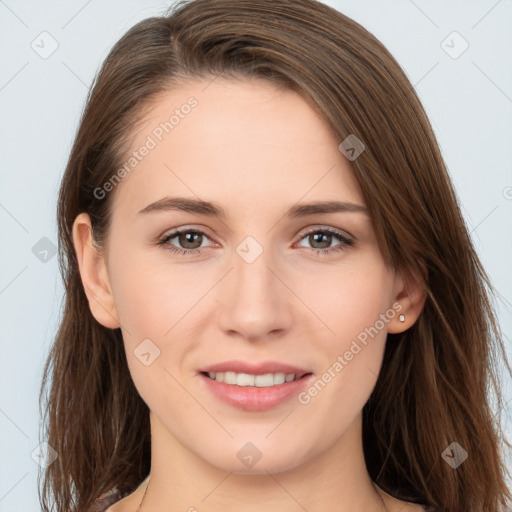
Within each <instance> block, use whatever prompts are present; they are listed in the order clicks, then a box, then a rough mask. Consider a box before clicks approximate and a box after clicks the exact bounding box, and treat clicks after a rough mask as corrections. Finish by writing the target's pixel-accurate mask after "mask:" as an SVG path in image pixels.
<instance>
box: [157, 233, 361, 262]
mask: <svg viewBox="0 0 512 512" xmlns="http://www.w3.org/2000/svg"><path fill="white" fill-rule="evenodd" d="M183 233H194V234H198V235H203V236H205V237H206V238H209V237H208V235H207V234H206V233H205V232H204V231H201V230H200V229H182V230H176V231H173V232H172V233H170V234H168V235H165V236H163V237H162V238H159V239H158V240H157V245H158V246H162V247H163V246H166V247H165V249H166V250H168V251H171V252H173V253H176V254H179V255H181V256H192V254H195V253H198V252H201V249H183V248H180V247H175V246H173V245H170V244H169V240H172V239H173V238H175V237H177V236H179V235H181V234H183ZM313 233H324V234H325V233H328V234H330V235H333V236H334V237H335V238H336V239H338V240H339V241H340V242H341V243H340V244H339V245H335V246H334V247H330V248H328V249H315V248H314V247H305V249H311V250H312V251H315V252H316V253H318V254H319V255H320V254H332V253H335V252H337V251H341V250H344V249H346V247H347V246H348V247H351V246H353V245H354V240H353V239H351V238H348V237H347V236H345V235H344V234H342V233H340V232H339V231H335V230H333V229H330V228H321V229H319V228H314V229H311V230H310V231H308V232H306V233H304V234H303V235H302V236H301V238H300V240H303V239H304V238H306V237H307V236H309V235H311V234H313Z"/></svg>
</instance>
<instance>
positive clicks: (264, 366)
mask: <svg viewBox="0 0 512 512" xmlns="http://www.w3.org/2000/svg"><path fill="white" fill-rule="evenodd" d="M199 371H200V372H202V373H210V372H235V373H248V374H250V375H265V374H267V373H294V374H295V375H297V376H298V377H299V378H300V377H303V376H304V375H306V374H307V373H311V372H308V371H307V370H305V369H304V368H299V367H298V366H293V365H291V364H287V363H280V362H278V361H262V362H261V363H249V362H247V361H240V360H233V361H224V362H222V363H217V364H212V365H210V366H206V367H205V368H202V369H201V370H199Z"/></svg>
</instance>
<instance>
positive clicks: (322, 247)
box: [299, 228, 354, 254]
mask: <svg viewBox="0 0 512 512" xmlns="http://www.w3.org/2000/svg"><path fill="white" fill-rule="evenodd" d="M304 239H306V240H307V242H308V243H309V244H311V245H312V247H309V248H310V249H311V250H313V251H316V252H318V253H319V254H330V253H333V252H336V251H341V250H343V249H346V248H347V247H350V246H352V245H354V239H353V238H350V237H349V236H348V235H346V234H345V233H343V232H341V231H338V230H334V229H332V228H316V229H311V230H309V231H308V232H307V233H305V234H303V235H302V238H301V240H304ZM335 240H338V241H339V242H340V243H339V244H337V245H335V246H332V247H331V244H332V242H333V241H335ZM315 246H316V247H315ZM299 247H304V246H299Z"/></svg>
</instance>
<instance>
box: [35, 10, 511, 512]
mask: <svg viewBox="0 0 512 512" xmlns="http://www.w3.org/2000/svg"><path fill="white" fill-rule="evenodd" d="M58 221H59V229H60V250H61V264H62V269H63V278H64V281H65V285H66V296H65V309H64V313H63V318H62V323H61V325H60V329H59V332H58V334H57V337H56V340H55V344H54V347H53V350H52V352H51V354H50V356H49V360H48V364H47V367H46V371H45V378H44V382H43V386H50V390H49V395H48V399H47V404H46V407H47V408H46V416H47V421H48V430H47V435H48V442H49V444H50V445H51V446H52V447H53V448H54V449H55V450H56V451H57V453H58V455H59V458H58V459H57V460H58V462H57V463H53V464H51V465H50V466H48V468H47V470H46V474H45V475H44V482H43V487H42V494H43V497H42V502H43V506H44V508H45V509H48V508H49V506H50V503H54V504H55V510H58V511H59V512H64V511H77V512H79V511H87V510H88V511H97V510H102V511H103V510H108V512H128V511H135V510H138V511H142V512H151V511H161V510H173V511H174V510H189V511H193V510H198V511H201V510H214V511H217V510H235V509H237V510H238V509H242V510H244V511H252V510H261V509H264V510H279V511H292V510H299V509H303V510H308V512H316V511H326V510H329V511H330V510H337V511H349V510H350V511H353V510H365V511H367V512H370V511H371V512H373V511H389V512H398V511H399V510H400V511H402V512H406V511H411V512H412V511H421V510H424V511H426V510H436V511H450V512H467V511H468V510H471V511H484V510H485V511H489V512H491V511H492V512H495V511H498V510H503V507H504V506H505V505H506V500H507V499H510V492H509V490H508V489H507V487H506V485H505V480H504V476H505V472H506V469H505V467H504V464H503V461H502V460H501V458H500V451H499V449H500V445H499V441H500V435H501V432H500V430H499V426H497V425H496V424H495V423H494V420H493V417H492V411H491V408H490V405H489V402H488V398H489V397H488V396H487V394H486V389H488V385H489V384H490V383H491V382H492V383H493V384H494V390H495V393H496V396H497V397H498V400H500V399H501V397H500V389H499V387H498V385H497V382H496V363H497V360H496V354H495V352H494V350H493V349H494V348H498V349H500V350H501V352H502V355H503V357H504V358H505V353H504V350H503V345H502V342H501V339H500V337H499V330H498V327H497V326H496V322H495V320H494V315H493V311H492V308H491V306H490V303H489V298H488V297H489V289H490V284H489V281H488V278H487V277H486V274H485V272H484V270H483V269H482V267H481V264H480V262H479V260H478V258H477V255H476V254H475V251H474V249H473V247H472V245H471V241H470V238H469V235H468V231H467V229H466V226H465V224H464V221H463V218H462V215H461V212H460V209H459V207H458V204H457V200H456V197H455V194H454V191H453V188H452V185H451V183H450V180H449V177H448V174H447V171H446V167H445V164H444V162H443V159H442V156H441V154H440V151H439V148H438V145H437V143H436V140H435V137H434V134H433V132H432V130H431V127H430V124H429V121H428V119H427V116H426V114H425V112H424V110H423V108H422V106H421V104H420V102H419V100H418V98H417V96H416V94H415V92H414V89H413V87H412V86H411V84H410V83H409V81H408V80H407V78H406V76H405V75H404V73H403V71H402V70H401V68H400V67H399V65H398V64H397V63H396V61H395V60H394V59H393V57H392V56H391V55H390V54H389V52H388V51H387V50H386V49H385V48H384V47H383V46H382V44H381V43H380V42H379V41H377V40H376V39H375V37H373V36H372V35H371V34H370V33H368V32H367V31H366V30H365V29H364V28H363V27H361V26H360V25H358V24H357V23H355V22H354V21H352V20H350V19H349V18H347V17H346V16H344V15H342V14H340V13H338V12H337V11H335V10H333V9H332V8H329V7H327V6H325V5H323V4H321V3H318V2H314V1H312V0H299V1H293V2H290V1H270V0H257V1H249V0H235V1H229V0H213V1H212V0H209V1H206V0H195V1H193V2H186V3H180V4H178V6H176V7H175V8H174V9H173V10H172V12H171V13H170V14H169V15H166V16H163V17H158V18H150V19H148V20H145V21H142V22H141V23H139V24H137V25H136V26H135V27H133V28H132V29H131V30H129V31H128V32H127V34H126V35H125V36H124V37H123V38H122V39H121V40H120V41H119V42H118V43H117V44H116V46H115V47H114V49H113V50H112V52H111V53H110V55H109V56H108V57H107V59H106V61H105V63H104V64H103V67H102V69H101V71H100V73H99V75H98V76H97V78H96V80H95V84H94V86H93V88H92V90H91V94H90V96H89V98H88V101H87V106H86V109H85V111H84V114H83V117H82V120H81V123H80V127H79V130H78V133H77V136H76V140H75V143H74V146H73V149H72V152H71V155H70V159H69V162H68V166H67V169H66V173H65V175H64V178H63V181H62V187H61V191H60V197H59V205H58ZM505 361H506V359H505ZM507 368H509V367H508V365H507ZM509 370H510V368H509ZM498 403H499V404H501V402H500V401H499V402H498ZM500 507H501V508H500Z"/></svg>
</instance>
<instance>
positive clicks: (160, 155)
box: [73, 78, 425, 512]
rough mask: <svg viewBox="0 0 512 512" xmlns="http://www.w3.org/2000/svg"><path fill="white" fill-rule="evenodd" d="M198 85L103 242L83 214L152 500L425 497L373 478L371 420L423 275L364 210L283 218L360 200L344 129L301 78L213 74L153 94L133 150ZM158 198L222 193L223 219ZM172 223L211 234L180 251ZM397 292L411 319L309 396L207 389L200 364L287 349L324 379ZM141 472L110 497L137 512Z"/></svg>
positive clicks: (137, 176) (124, 198) (91, 293)
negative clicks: (366, 451) (300, 208)
mask: <svg viewBox="0 0 512 512" xmlns="http://www.w3.org/2000/svg"><path fill="white" fill-rule="evenodd" d="M190 96H194V97H195V98H196V99H197V101H198V105H197V107H195V109H193V110H192V111H191V113H190V114H189V115H188V116H186V117H184V118H183V119H180V123H179V125H178V126H176V127H175V128H174V129H173V131H172V132H171V133H170V134H168V135H167V136H166V137H164V138H163V140H162V141H161V142H160V143H159V144H158V146H157V147H156V148H154V149H152V150H151V152H150V153H149V154H148V155H147V156H146V157H145V158H144V159H143V160H142V161H141V162H140V163H139V164H138V165H137V167H136V169H135V170H133V171H132V172H131V173H130V174H128V175H127V176H126V177H125V178H123V180H122V182H121V183H120V184H119V185H118V186H117V187H116V189H115V190H114V191H112V192H110V193H111V194H114V195H113V197H112V199H113V215H112V224H111V230H110V233H109V236H108V239H107V241H106V244H105V247H104V250H103V252H101V251H98V250H97V249H96V248H95V247H94V245H93V244H92V243H91V228H90V220H89V218H88V216H87V215H86V214H81V215H79V216H78V217H77V219H76V221H75V223H74V227H73V237H74V243H75V248H76V252H77V257H78V262H79V267H80V273H81V276H82V281H83V284H84V287H85V290H86V293H87V297H88V299H89V305H90V309H91V312H92V314H93V315H94V317H95V318H96V320H97V321H98V322H99V323H101V324H102V325H104V326H106V327H109V328H117V327H121V331H122V335H123V340H124V344H125V349H126V354H127V359H128V365H129V369H130V372H131V375H132V377H133V380H134V383H135V385H136V387H137V389H138V391H139V393H140V395H141V396H142V398H143V399H144V401H145V402H146V403H147V404H148V406H149V408H150V411H151V412H150V421H151V434H152V465H151V473H150V475H151V477H150V485H149V490H148V492H147V495H146V497H145V500H144V505H143V508H142V511H143V512H150V511H157V510H158V511H161V510H166V511H174V510H176V511H178V510H179V511H186V510H190V511H192V510H194V509H193V508H191V507H195V509H196V510H198V511H203V510H209V511H221V510H222V511H225V510H235V509H237V510H238V509H239V508H240V506H242V508H243V510H244V511H245V512H252V511H256V510H258V511H260V510H261V506H262V504H264V507H265V510H280V511H284V512H292V511H298V510H303V509H306V510H307V511H308V512H318V511H325V510H337V511H340V512H348V511H354V510H365V511H381V510H384V507H383V505H382V502H381V500H380V498H379V495H378V493H380V495H381V496H382V498H383V499H384V501H385V504H386V506H387V507H388V509H389V510H390V511H399V510H400V511H402V512H405V511H416V510H421V508H420V507H419V506H415V505H412V504H406V503H405V502H400V501H398V500H396V499H394V498H392V497H391V496H389V495H387V494H386V493H384V492H383V491H381V490H378V491H377V490H376V488H375V487H374V486H373V484H372V482H371V479H370V477H369V475H368V472H367V469H366V466H365V463H364V457H363V447H362V434H361V420H362V408H363V406H364V404H365V403H366V401H367V400H368V398H369V396H370V394H371V392H372V390H373V388H374V386H375V383H376V380H377V375H378V373H379V371H380V368H381V364H382V357H383V353H384V348H385V343H386V334H387V332H401V331H403V330H405V329H408V328H409V327H410V326H411V325H412V324H413V323H414V322H415V321H416V319H417V317H418V316H419V314H420V312H421V309H422V307H423V304H424V299H425V298H424V296H423V294H422V292H421V291H420V287H419V286H417V283H415V282H414V281H412V279H410V278H406V277H404V275H403V274H402V273H399V272H396V271H395V270H394V269H392V268H389V267H388V266H386V264H385V262H384V261H383V259H382V255H381V253H380V251H379V249H378V246H377V240H376V237H375V233H374V231H373V228H372V224H371V221H370V218H369V216H368V215H367V214H366V213H364V212H337V213H328V214H313V215H310V216H308V217H304V218H287V217H286V216H283V215H284V213H285V211H286V210H287V209H288V208H290V207H291V206H293V205H295V204H296V203H301V204H302V203H306V202H312V201H317V200H318V201H320V200H340V201H346V202H350V203H355V204H358V205H361V206H365V203H364V200H363V196H362V193H361V190H360V188H359V185H358V183H357V181H356V179H355V177H354V175H353V172H352V169H351V167H350V162H349V161H348V160H347V159H346V158H345V156H344V155H343V154H342V153H341V152H340V151H339V150H338V145H339V143H340V142H341V141H339V140H337V138H336V137H334V135H333V134H332V133H331V131H330V130H329V128H328V126H327V125H326V123H325V122H324V121H323V120H322V119H321V118H320V117H319V115H318V114H317V113H316V112H315V110H314V109H313V108H312V107H311V106H310V105H309V104H308V103H306V101H305V100H304V99H303V98H302V97H301V96H299V95H298V94H297V93H295V92H293V91H289V90H282V89H279V88H277V87H276V86H274V85H272V84H269V83H267V82H262V81H258V80H254V79H251V80H249V79H246V78H245V79H240V80H225V79H220V78H217V79H216V80H215V81H214V82H209V81H202V82H199V81H197V82H189V83H186V84H183V86H181V87H176V88H173V89H172V90H169V91H167V92H166V93H165V94H163V95H160V96H159V97H158V98H156V99H155V100H154V101H153V102H152V104H151V105H150V107H148V109H147V113H146V115H145V118H144V122H143V123H142V124H140V125H138V127H137V130H136V132H134V133H133V138H132V139H131V143H130V148H131V150H132V151H133V150H134V149H135V148H139V147H140V146H141V145H142V144H144V141H145V140H146V138H147V136H148V134H150V133H151V130H152V129H153V128H154V127H155V126H158V124H159V123H160V122H161V121H163V120H165V119H168V118H169V112H172V111H173V110H174V109H175V108H177V107H179V106H180V105H182V104H184V103H185V102H186V101H187V98H189V97H190ZM164 196H173V197H174V196H182V197H187V198H192V199H194V198H195V199H197V198H200V199H202V200H207V201H212V202H215V203H217V204H219V205H221V206H222V207H223V208H224V209H225V210H226V213H227V216H226V218H225V219H219V218H216V217H209V216H206V215H199V214H196V213H190V212H183V211H177V210H171V211H159V212H152V213H146V214H139V213H138V212H139V211H140V210H142V209H143V208H145V207H146V206H147V205H149V204H150V203H153V202H155V201H157V200H159V199H161V198H163V197H164ZM174 228H189V229H190V230H191V231H194V229H196V230H197V229H201V230H202V231H205V233H206V236H203V237H202V238H200V239H199V241H198V242H197V243H195V244H194V243H192V242H190V241H189V242H188V245H186V244H187V241H186V240H183V238H182V239H181V245H180V239H179V237H175V238H173V239H172V240H171V241H168V242H167V244H168V245H174V246H175V247H178V248H182V249H183V248H187V247H189V248H192V247H195V246H197V245H199V244H201V252H200V253H194V254H192V255H191V256H184V255H180V254H175V253H172V252H171V251H170V250H168V249H167V248H166V247H165V246H159V245H157V244H156V243H155V241H156V240H157V239H158V238H159V237H162V236H163V235H166V234H168V233H171V232H172V231H173V230H174ZM310 228H318V230H319V231H322V228H332V229H334V230H338V231H341V232H342V233H344V234H345V236H350V237H351V239H353V240H354V244H353V245H351V246H350V245H346V244H343V248H342V250H340V251H331V253H329V254H321V253H320V248H321V247H327V248H331V249H332V248H334V247H337V246H339V244H340V243H342V242H340V241H339V240H338V239H336V238H335V237H332V239H331V240H332V241H331V242H330V244H329V242H324V245H322V243H321V242H318V241H316V242H315V239H314V238H313V237H312V236H307V235H306V236H305V235H304V233H306V232H307V231H308V229H310ZM247 236H251V237H253V238H254V239H255V240H256V241H257V243H258V244H259V246H261V248H262V249H263V252H262V253H261V255H260V256H259V257H258V258H256V259H255V261H253V262H252V263H248V262H246V261H245V260H244V259H243V258H242V257H240V255H239V254H238V253H237V251H236V248H237V246H239V244H240V243H241V242H242V241H243V240H244V239H245V237H247ZM201 242H202V243H201ZM184 244H185V245H184ZM395 303H399V304H400V305H401V307H402V309H401V311H400V312H401V313H402V314H404V315H405V319H406V320H405V322H403V323H402V322H399V320H398V314H397V315H395V317H394V318H393V319H391V320H389V322H387V323H386V324H385V327H384V328H383V329H381V330H380V332H379V334H378V335H377V336H375V337H374V338H373V339H370V341H369V343H368V344H367V345H366V346H364V348H363V349H362V350H361V351H360V352H359V353H358V354H357V355H356V356H354V357H353V359H352V360H351V361H349V362H348V364H347V365H346V366H344V368H343V370H342V371H340V372H338V373H337V374H336V377H335V378H333V379H332V380H331V382H329V383H328V384H327V385H326V386H325V387H324V388H323V389H322V391H321V392H320V393H318V395H317V396H315V397H313V398H312V399H311V400H310V401H309V403H307V404H301V403H299V401H298V400H297V397H295V396H294V397H292V398H291V399H289V400H287V401H286V402H285V403H283V404H280V405H278V406H276V407H273V408H272V409H270V410H267V411H263V412H253V411H243V410H240V409H237V408H234V407H232V406H230V405H228V404H226V403H224V402H222V401H220V400H219V399H218V398H216V397H215V396H213V395H212V394H211V393H210V392H209V390H208V389H206V387H205V386H204V382H203V381H202V378H201V377H200V376H199V375H198V373H197V372H198V370H199V369H200V368H203V367H204V366H206V365H209V364H213V363H218V362H222V361H226V360H230V359H235V358H236V359H243V360H247V361H250V362H258V361H264V360H275V361H280V362H287V363H289V364H293V365H296V366H299V367H301V368H305V369H308V371H311V372H312V373H313V374H314V377H315V378H318V377H320V376H321V375H322V374H323V373H324V372H325V371H326V370H327V369H328V368H329V367H332V365H333V363H334V362H335V361H336V360H337V357H338V355H340V354H344V353H345V352H346V351H347V350H348V349H349V348H350V345H351V343H352V341H353V340H354V339H356V337H357V335H358V334H359V333H361V332H362V331H364V329H365V328H366V327H369V326H372V325H374V324H375V322H376V320H378V319H379V315H380V314H382V313H384V312H386V311H388V310H390V309H391V308H392V306H393V304H395ZM147 338H149V339H151V340H152V342H153V343H154V344H155V345H156V346H158V348H159V350H160V356H159V357H158V358H156V359H155V360H154V361H153V362H152V363H151V364H150V365H149V366H145V365H144V364H142V363H141V361H140V360H139V359H138V358H137V357H136V356H135V355H134V350H135V349H136V348H137V346H138V345H139V344H140V343H141V341H142V340H144V339H147ZM249 441H250V442H251V443H253V444H254V445H255V446H256V447H257V448H258V450H259V451H260V452H261V455H262V456H261V459H260V460H259V461H258V462H257V463H256V464H255V465H254V466H253V467H252V468H247V467H245V466H244V465H243V464H242V463H241V461H240V460H239V459H238V458H237V452H238V451H239V450H240V449H241V447H242V446H244V445H245V443H247V442H249ZM146 483H147V482H144V483H143V484H142V485H141V486H140V487H139V488H138V489H137V490H136V491H135V492H134V493H132V494H131V495H130V496H128V497H126V498H124V499H123V500H121V501H119V502H117V503H116V504H114V505H113V506H111V507H110V508H109V509H108V510H109V512H128V511H135V510H137V507H138V506H139V503H140V501H141V499H142V496H143V494H144V491H145V490H146ZM377 492H378V493H377ZM299 504H300V505H299ZM301 507H303V508H301Z"/></svg>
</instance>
